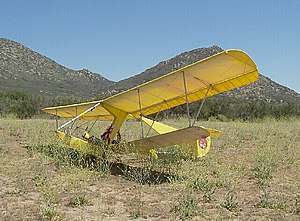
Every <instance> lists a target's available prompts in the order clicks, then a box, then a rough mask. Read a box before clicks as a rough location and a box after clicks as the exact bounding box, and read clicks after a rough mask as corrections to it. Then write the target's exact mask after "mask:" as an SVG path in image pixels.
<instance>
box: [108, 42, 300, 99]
mask: <svg viewBox="0 0 300 221" xmlns="http://www.w3.org/2000/svg"><path fill="white" fill-rule="evenodd" d="M221 51H223V49H222V48H220V47H218V46H212V47H208V48H199V49H195V50H192V51H188V52H184V53H181V54H179V55H177V56H175V57H173V58H171V59H169V60H166V61H162V62H160V63H159V64H157V65H155V66H154V67H152V68H149V69H147V70H145V71H144V72H142V73H140V74H137V75H135V76H133V77H130V78H128V79H125V80H122V81H119V82H118V83H116V84H115V85H114V87H113V88H114V89H115V90H116V92H120V91H123V90H126V89H128V88H131V87H134V86H137V85H139V84H141V83H144V82H147V81H149V80H152V79H154V78H157V77H159V76H162V75H164V74H167V73H170V72H172V71H175V70H178V69H180V68H182V67H184V66H187V65H190V64H192V63H195V62H197V61H199V60H202V59H204V58H207V57H209V56H212V55H213V54H216V53H219V52H221ZM258 68H259V67H258ZM224 96H225V97H234V98H238V99H242V100H244V99H246V100H253V99H258V100H262V101H267V102H272V103H287V102H292V103H300V95H299V94H298V93H297V92H295V91H293V90H291V89H289V88H287V87H285V86H282V85H280V84H278V83H276V82H274V81H272V80H271V79H270V78H267V77H265V76H264V75H262V74H261V75H260V78H259V80H258V81H257V82H255V83H253V84H251V85H247V86H245V87H242V88H238V89H235V90H232V91H229V92H226V93H224V94H221V95H219V97H224Z"/></svg>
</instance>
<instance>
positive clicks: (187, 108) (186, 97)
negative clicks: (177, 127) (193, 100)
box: [182, 71, 191, 127]
mask: <svg viewBox="0 0 300 221" xmlns="http://www.w3.org/2000/svg"><path fill="white" fill-rule="evenodd" d="M182 78H183V86H184V93H185V103H186V110H187V114H188V118H189V127H190V126H191V116H190V107H189V100H188V93H187V89H186V82H185V74H184V71H183V72H182Z"/></svg>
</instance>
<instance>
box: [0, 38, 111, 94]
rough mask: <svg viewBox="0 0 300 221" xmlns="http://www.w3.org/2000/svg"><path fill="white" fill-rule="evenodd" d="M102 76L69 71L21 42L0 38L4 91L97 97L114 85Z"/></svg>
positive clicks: (1, 81) (1, 86) (85, 71)
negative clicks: (101, 91)
mask: <svg viewBox="0 0 300 221" xmlns="http://www.w3.org/2000/svg"><path fill="white" fill-rule="evenodd" d="M111 84H112V81H109V80H107V79H106V78H104V77H103V76H101V75H99V74H95V73H92V72H91V71H89V70H86V69H83V70H79V71H75V70H71V69H69V68H66V67H64V66H62V65H60V64H58V63H56V62H55V61H53V60H51V59H50V58H47V57H45V56H43V55H41V54H39V53H37V52H35V51H32V50H31V49H29V48H27V47H25V46H24V45H21V44H19V43H17V42H14V41H11V40H8V39H3V38H1V39H0V89H11V88H18V89H23V90H25V91H27V92H29V93H33V94H40V95H48V96H61V97H63V96H79V97H90V96H91V97H96V96H97V91H99V89H100V90H101V89H102V88H105V87H106V86H108V85H111Z"/></svg>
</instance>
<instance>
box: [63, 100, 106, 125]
mask: <svg viewBox="0 0 300 221" xmlns="http://www.w3.org/2000/svg"><path fill="white" fill-rule="evenodd" d="M100 104H101V102H99V103H96V104H95V105H93V106H92V107H90V108H89V109H87V110H86V111H84V112H82V113H81V114H79V115H77V116H75V117H74V118H72V119H71V120H69V121H68V122H66V123H65V124H63V125H61V126H60V127H59V128H57V130H61V129H62V128H64V127H65V126H67V125H69V124H70V123H73V122H74V121H76V120H77V119H78V118H80V117H81V116H83V115H85V114H86V113H88V112H90V111H92V110H94V109H95V108H96V107H98V106H99V105H100Z"/></svg>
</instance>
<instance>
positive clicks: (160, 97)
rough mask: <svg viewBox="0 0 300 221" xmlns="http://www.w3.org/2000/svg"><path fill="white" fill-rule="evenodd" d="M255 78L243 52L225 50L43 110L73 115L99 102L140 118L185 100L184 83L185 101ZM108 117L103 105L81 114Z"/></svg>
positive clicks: (177, 104) (218, 91) (256, 73)
mask: <svg viewBox="0 0 300 221" xmlns="http://www.w3.org/2000/svg"><path fill="white" fill-rule="evenodd" d="M257 79H258V70H257V67H256V65H255V63H254V62H253V60H252V59H251V58H250V57H249V56H248V55H247V54H246V53H245V52H243V51H239V50H227V51H223V52H221V53H218V54H216V55H213V56H211V57H208V58H206V59H204V60H201V61H198V62H196V63H194V64H191V65H189V66H186V67H184V68H181V69H179V70H176V71H174V72H171V73H169V74H166V75H163V76H161V77H159V78H156V79H154V80H152V81H149V82H146V83H144V84H142V85H139V86H137V87H134V88H132V89H129V90H127V91H125V92H122V93H119V94H116V95H114V96H112V97H109V98H107V99H104V100H102V101H93V102H88V103H82V104H74V105H67V106H60V107H50V108H45V109H43V111H45V112H47V113H50V114H53V115H57V116H61V117H75V116H77V115H78V114H80V113H82V112H83V111H85V110H87V109H88V108H90V107H92V106H93V105H95V104H96V103H99V102H100V103H106V104H108V105H110V106H113V107H115V108H118V109H120V110H122V111H125V112H127V113H128V114H129V115H128V117H129V118H130V117H133V118H140V116H141V114H142V115H144V116H147V115H149V114H153V113H156V112H159V111H162V110H165V109H169V108H172V107H175V106H179V105H181V104H184V103H185V102H186V93H185V85H186V92H187V98H188V102H194V101H197V100H201V99H203V98H204V97H205V95H206V92H207V90H208V88H210V90H209V92H208V93H207V96H208V97H209V96H213V95H216V94H219V93H222V92H224V91H228V90H231V89H234V88H237V87H241V86H243V85H247V84H250V83H252V82H254V81H256V80H257ZM184 82H185V84H184ZM111 118H112V116H111V114H110V113H109V112H108V111H107V110H106V109H105V108H104V107H103V106H98V107H97V108H95V109H94V110H93V111H90V112H88V113H87V114H85V115H84V116H82V117H81V119H87V120H92V119H99V120H105V119H111Z"/></svg>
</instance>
